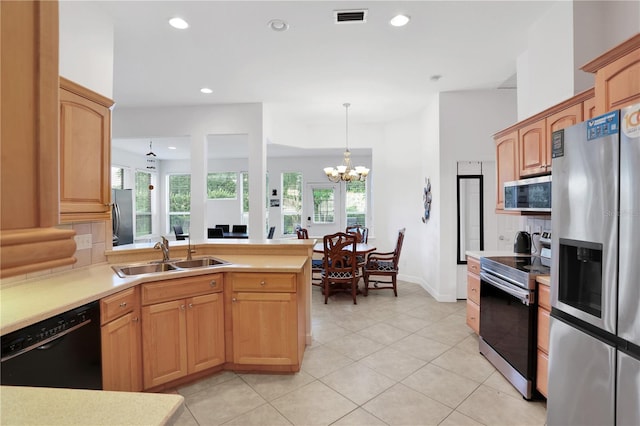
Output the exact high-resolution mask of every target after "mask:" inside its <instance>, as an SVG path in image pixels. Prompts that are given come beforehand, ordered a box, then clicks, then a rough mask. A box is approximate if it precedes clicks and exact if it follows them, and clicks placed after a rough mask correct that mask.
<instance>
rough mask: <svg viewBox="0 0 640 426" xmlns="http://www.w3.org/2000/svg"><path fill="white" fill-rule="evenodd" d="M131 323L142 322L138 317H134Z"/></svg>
mask: <svg viewBox="0 0 640 426" xmlns="http://www.w3.org/2000/svg"><path fill="white" fill-rule="evenodd" d="M131 321H133V322H138V321H140V318H138V317H133V319H132V320H131Z"/></svg>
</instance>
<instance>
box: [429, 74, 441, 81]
mask: <svg viewBox="0 0 640 426" xmlns="http://www.w3.org/2000/svg"><path fill="white" fill-rule="evenodd" d="M441 78H442V76H441V75H438V74H435V75H432V76H431V77H429V80H431V81H438V80H440V79H441Z"/></svg>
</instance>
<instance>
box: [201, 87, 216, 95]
mask: <svg viewBox="0 0 640 426" xmlns="http://www.w3.org/2000/svg"><path fill="white" fill-rule="evenodd" d="M200 91H201V92H202V93H206V94H207V95H208V94H210V93H213V90H211V89H209V88H208V87H203V88H202V89H200Z"/></svg>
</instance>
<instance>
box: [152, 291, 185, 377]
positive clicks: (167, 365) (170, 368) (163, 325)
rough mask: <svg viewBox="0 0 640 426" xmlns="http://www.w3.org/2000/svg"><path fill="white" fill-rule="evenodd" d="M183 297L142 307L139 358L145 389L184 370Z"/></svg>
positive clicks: (181, 373)
mask: <svg viewBox="0 0 640 426" xmlns="http://www.w3.org/2000/svg"><path fill="white" fill-rule="evenodd" d="M185 303H186V301H185V300H175V301H171V302H165V303H158V304H155V305H149V306H144V307H143V308H142V360H143V366H144V387H145V389H148V388H151V387H154V386H157V385H160V384H162V383H166V382H170V381H171V380H174V379H177V378H180V377H182V376H185V375H186V374H187V324H186V314H185V310H186V306H185Z"/></svg>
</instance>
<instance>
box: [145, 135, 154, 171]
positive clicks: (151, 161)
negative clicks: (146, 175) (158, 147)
mask: <svg viewBox="0 0 640 426" xmlns="http://www.w3.org/2000/svg"><path fill="white" fill-rule="evenodd" d="M146 157H147V169H148V170H155V169H156V161H157V160H156V157H157V155H156V154H155V153H154V152H153V141H149V152H148V153H147V156H146Z"/></svg>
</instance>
